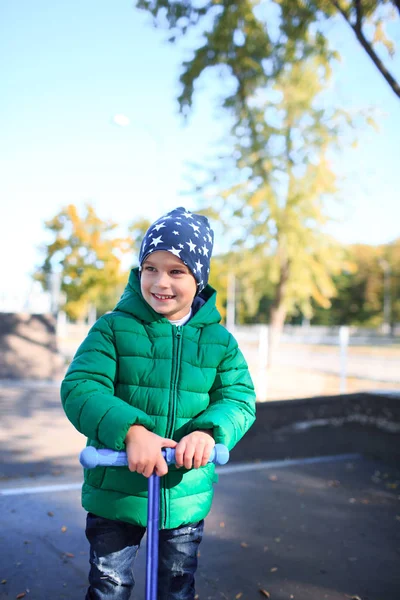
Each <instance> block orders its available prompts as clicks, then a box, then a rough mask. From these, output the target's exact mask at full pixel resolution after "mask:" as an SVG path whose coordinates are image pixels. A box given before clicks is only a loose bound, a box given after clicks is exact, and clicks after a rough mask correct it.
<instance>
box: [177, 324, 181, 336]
mask: <svg viewBox="0 0 400 600" xmlns="http://www.w3.org/2000/svg"><path fill="white" fill-rule="evenodd" d="M181 335H182V325H178V327H177V328H176V337H177V338H180V337H181Z"/></svg>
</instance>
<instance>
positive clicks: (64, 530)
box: [61, 525, 67, 533]
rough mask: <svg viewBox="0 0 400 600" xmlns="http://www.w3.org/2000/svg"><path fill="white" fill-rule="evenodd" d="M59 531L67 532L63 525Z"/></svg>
mask: <svg viewBox="0 0 400 600" xmlns="http://www.w3.org/2000/svg"><path fill="white" fill-rule="evenodd" d="M61 531H62V532H63V533H65V532H66V531H67V528H66V527H65V525H63V526H62V527H61Z"/></svg>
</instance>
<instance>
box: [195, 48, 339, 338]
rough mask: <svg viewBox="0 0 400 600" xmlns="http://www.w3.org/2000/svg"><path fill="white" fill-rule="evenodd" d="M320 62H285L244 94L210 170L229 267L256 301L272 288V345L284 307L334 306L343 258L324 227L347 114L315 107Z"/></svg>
mask: <svg viewBox="0 0 400 600" xmlns="http://www.w3.org/2000/svg"><path fill="white" fill-rule="evenodd" d="M323 69H324V64H323V63H319V62H318V61H317V60H316V59H310V60H309V61H308V62H306V61H303V62H299V63H295V64H290V65H287V66H286V68H285V69H284V70H283V71H282V72H281V74H280V75H279V76H277V78H276V80H275V84H274V85H271V86H268V87H267V88H266V89H264V90H262V91H259V92H258V94H255V96H253V97H250V98H247V99H246V102H244V103H243V106H244V110H243V112H242V113H241V115H240V117H239V118H238V119H237V121H236V122H235V124H234V126H233V131H232V143H233V149H229V150H228V152H227V157H228V158H225V161H224V162H222V157H219V158H218V163H219V165H220V166H219V169H217V170H216V171H215V172H214V176H213V178H212V180H213V191H214V198H213V212H214V216H215V217H216V218H219V219H222V221H223V223H224V227H225V229H226V231H227V232H233V233H231V240H232V246H233V248H234V249H235V250H236V255H235V260H234V265H235V266H234V267H232V268H234V269H235V270H236V272H239V271H240V272H241V277H244V273H245V272H247V273H248V275H247V277H245V280H246V285H247V287H248V288H249V292H248V294H249V296H250V297H252V299H253V308H254V301H255V300H256V299H257V300H258V301H260V300H261V298H263V297H270V298H271V288H272V303H271V306H270V315H269V321H270V324H271V335H272V344H270V346H271V348H273V346H274V341H275V340H276V339H278V338H279V333H280V331H281V329H282V327H283V324H284V322H285V319H286V317H287V315H292V314H295V313H296V311H301V313H302V314H303V315H305V316H307V317H311V316H312V306H313V302H316V303H317V304H319V305H321V306H324V307H325V308H328V307H329V306H330V298H332V297H333V296H334V295H335V287H334V284H333V281H332V275H335V274H338V273H339V272H340V270H341V268H342V265H343V261H344V260H345V258H344V256H343V253H342V251H341V248H340V246H339V245H338V244H337V243H335V242H334V240H333V239H332V238H330V237H329V236H327V235H326V232H325V225H326V223H327V221H328V217H327V207H326V204H327V202H328V201H330V200H331V198H332V196H334V194H335V192H336V186H335V174H334V172H333V171H332V169H331V167H330V163H329V151H330V149H331V148H332V146H333V145H334V144H335V143H336V142H337V141H338V138H339V137H340V136H341V133H342V131H343V128H344V127H345V125H346V123H347V117H346V115H345V114H344V113H342V112H339V111H332V110H326V109H324V108H321V106H320V105H319V103H318V97H319V96H320V94H321V93H322V92H323V89H324V84H323V78H322V71H323ZM232 178H233V179H234V181H233V182H232V184H231V185H230V186H228V187H226V180H227V179H228V180H232ZM201 196H202V198H204V194H203V193H202V194H201ZM202 203H203V204H204V200H203V201H202ZM234 234H236V235H234Z"/></svg>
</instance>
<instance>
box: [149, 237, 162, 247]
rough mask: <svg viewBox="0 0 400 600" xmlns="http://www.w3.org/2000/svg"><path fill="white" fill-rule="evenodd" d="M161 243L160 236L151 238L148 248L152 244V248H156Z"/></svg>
mask: <svg viewBox="0 0 400 600" xmlns="http://www.w3.org/2000/svg"><path fill="white" fill-rule="evenodd" d="M161 243H162V237H161V235H160V237H157V238H153V239H152V240H151V243H150V246H152V245H153V244H154V246H155V247H156V248H157V246H158V244H161Z"/></svg>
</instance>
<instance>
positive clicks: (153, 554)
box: [79, 444, 229, 600]
mask: <svg viewBox="0 0 400 600" xmlns="http://www.w3.org/2000/svg"><path fill="white" fill-rule="evenodd" d="M162 454H163V456H164V458H165V461H166V463H167V464H168V465H171V464H173V463H174V462H175V450H174V448H164V449H163V450H162ZM228 460H229V450H228V448H227V447H226V446H224V445H223V444H216V445H215V446H214V448H213V450H212V453H211V456H210V458H209V461H208V462H212V463H214V464H216V465H225V464H226V463H227V462H228ZM79 461H80V463H81V465H82V466H83V467H84V468H85V469H94V468H95V467H98V466H102V467H124V466H127V465H128V459H127V456H126V453H125V452H116V451H115V450H109V449H107V448H103V449H97V448H94V447H93V446H87V447H86V448H84V449H83V450H82V452H81V453H80V455H79ZM159 503H160V477H158V476H157V475H155V474H154V473H153V475H151V476H150V477H149V481H148V509H147V548H146V589H145V598H146V600H157V570H158V526H159Z"/></svg>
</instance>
